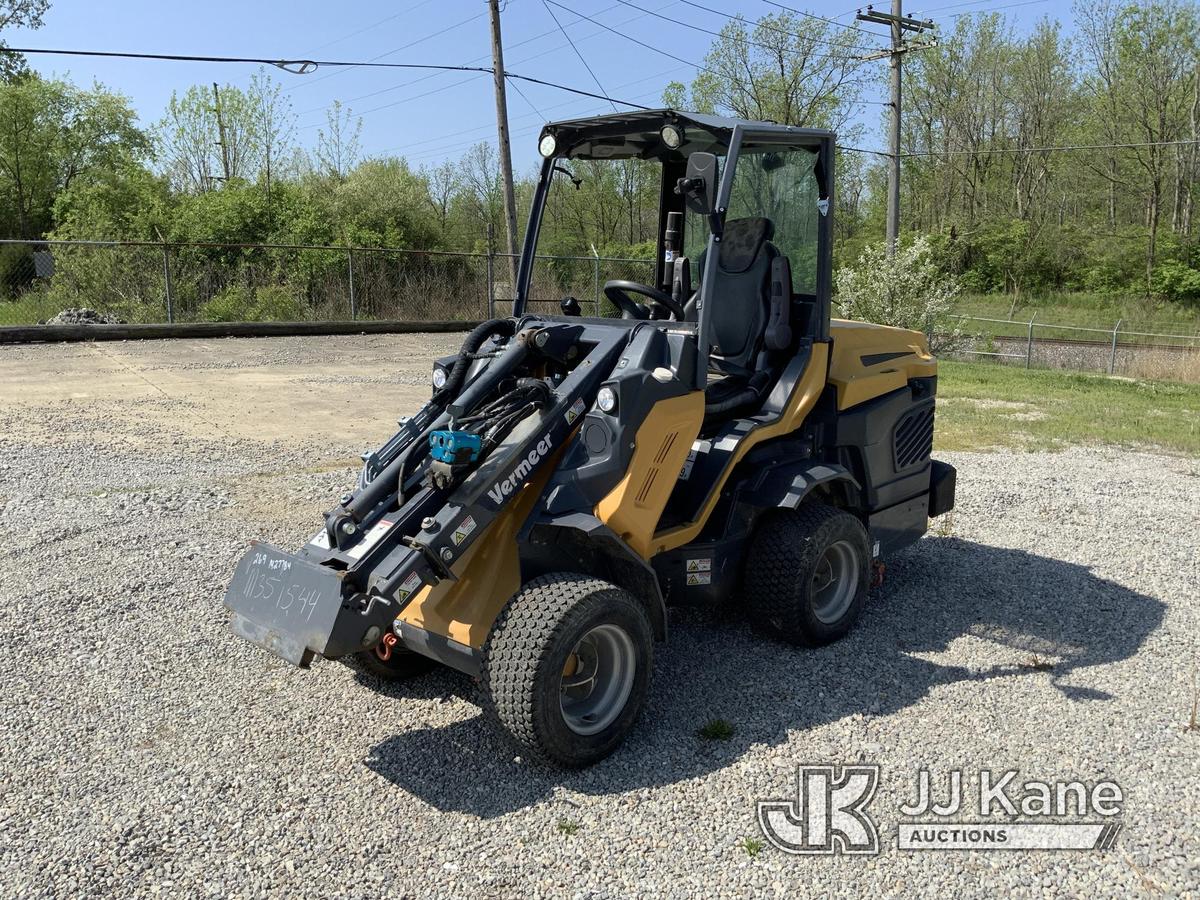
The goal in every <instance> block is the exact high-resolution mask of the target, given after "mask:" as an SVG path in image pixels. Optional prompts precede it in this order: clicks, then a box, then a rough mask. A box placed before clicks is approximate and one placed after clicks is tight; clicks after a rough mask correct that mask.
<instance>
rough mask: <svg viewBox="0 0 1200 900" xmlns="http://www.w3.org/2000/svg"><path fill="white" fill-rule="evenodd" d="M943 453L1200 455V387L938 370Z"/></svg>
mask: <svg viewBox="0 0 1200 900" xmlns="http://www.w3.org/2000/svg"><path fill="white" fill-rule="evenodd" d="M938 376H939V377H938V411H937V431H936V436H935V442H936V446H937V448H938V449H939V450H986V449H991V448H996V447H1016V448H1021V449H1027V450H1046V449H1049V450H1053V449H1058V448H1061V447H1065V446H1067V445H1070V444H1087V443H1102V444H1115V445H1117V446H1122V447H1153V448H1158V449H1165V450H1170V451H1173V452H1177V453H1186V454H1193V455H1195V454H1200V385H1195V384H1180V383H1177V382H1169V381H1141V380H1132V379H1125V378H1108V377H1105V376H1103V375H1088V374H1083V373H1078V372H1059V371H1049V370H1039V369H1034V370H1026V369H1023V368H1018V367H1014V366H1003V365H996V364H994V363H973V362H953V361H943V362H940V363H939V364H938Z"/></svg>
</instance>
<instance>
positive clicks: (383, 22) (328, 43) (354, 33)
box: [314, 0, 433, 52]
mask: <svg viewBox="0 0 1200 900" xmlns="http://www.w3.org/2000/svg"><path fill="white" fill-rule="evenodd" d="M432 2H433V0H421V2H420V3H414V4H413V5H412V6H409V7H407V8H406V9H402V10H400V12H398V13H392V14H391V15H390V16H385V17H384V18H382V19H380V20H379V21H378V22H372V23H371V24H370V25H364V26H363V27H362V28H360V29H358V30H357V31H352V32H350V33H349V34H344V35H342V36H341V37H340V38H334V39H333V40H332V41H326V42H325V43H324V44H322V45H321V46H320V47H317V48H316V49H317V50H324V49H325V48H326V47H332V46H333V45H334V44H340V43H341V42H342V41H347V40H349V39H350V38H352V37H358V36H359V35H360V34H362V33H363V32H366V31H370V30H372V29H373V28H378V27H379V26H380V25H386V24H387V23H388V22H391V21H392V20H393V19H398V18H400V17H401V16H406V15H408V14H409V13H410V12H414V11H416V10H418V9H420V8H421V7H422V6H428V5H429V4H430V3H432ZM314 52H315V51H314Z"/></svg>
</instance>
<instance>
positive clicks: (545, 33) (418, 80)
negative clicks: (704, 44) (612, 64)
mask: <svg viewBox="0 0 1200 900" xmlns="http://www.w3.org/2000/svg"><path fill="white" fill-rule="evenodd" d="M668 5H669V4H668ZM619 7H620V4H619V3H614V4H612V5H611V6H607V7H605V8H604V9H602V10H600V12H609V11H611V10H614V9H618V8H619ZM640 18H643V16H641V15H637V16H634V17H633V18H630V19H626V20H625V21H624V22H622V23H620V24H628V23H629V22H635V21H637V20H638V19H640ZM573 24H575V23H574V22H572V23H568V26H567V27H570V26H571V25H573ZM556 33H557V29H554V28H551V29H550V30H549V31H543V32H542V33H541V34H535V35H534V36H533V37H529V38H525V39H524V40H521V41H517V42H516V43H514V44H510V45H509V49H514V48H516V47H523V46H525V45H526V44H532V43H533V42H534V41H538V40H541V39H542V38H544V37H547V36H549V35H551V34H556ZM603 33H604V32H603V31H602V30H601V31H593V32H592V33H591V34H586V35H584V36H583V37H581V38H580V39H579V40H580V42H582V41H586V40H590V39H591V38H593V37H596V36H597V35H600V34H603ZM566 46H567V45H566V44H559V45H558V46H557V47H554V48H551V49H550V50H546V51H545V52H543V53H541V54H537V55H535V56H526V57H522V58H521V59H518V60H516V61H515V62H514V63H513V64H514V65H520V64H521V63H524V62H529V61H530V60H533V59H536V58H538V57H539V56H545V55H547V54H550V53H554V52H555V51H557V50H562V49H564V48H565V47H566ZM490 56H491V54H488V53H484V54H481V55H480V56H476V57H474V58H473V59H469V60H467V62H466V65H470V64H472V63H475V62H478V61H480V60H486V59H489V58H490ZM440 74H441V73H440V72H431V73H430V74H428V75H422V76H420V77H419V78H410V79H409V80H408V81H402V82H400V83H399V84H393V85H391V86H390V87H385V88H380V89H379V90H376V91H370V92H369V93H366V94H360V95H359V96H357V97H350V98H348V99H347V100H346V101H345V102H346V103H353V102H355V101H356V100H366V99H368V98H369V97H378V96H379V95H380V94H387V93H391V92H392V91H397V90H400V89H401V88H405V87H411V86H412V85H414V84H419V83H421V82H422V81H428V80H429V79H431V78H437V77H438V76H439V75H440ZM467 80H469V79H467ZM467 80H463V81H456V82H454V84H452V85H446V89H448V88H451V87H455V86H456V85H460V84H466V83H467ZM441 90H443V88H439V89H437V90H434V91H427V92H425V93H423V94H417V95H416V96H415V97H407V98H404V99H402V100H400V101H398V102H399V103H407V102H409V101H410V100H419V99H421V98H423V97H428V96H429V95H430V94H436V93H439V92H440V91H441ZM395 105H396V104H387V105H385V106H381V107H375V109H389V108H391V107H392V106H395ZM324 109H325V107H324V106H314V107H311V108H309V109H304V110H301V111H300V112H298V113H296V115H297V116H306V115H308V114H310V113H314V112H321V111H323V110H324ZM373 111H374V110H367V112H373ZM364 115H365V113H364ZM300 127H302V128H315V127H316V125H315V124H312V125H302V126H300Z"/></svg>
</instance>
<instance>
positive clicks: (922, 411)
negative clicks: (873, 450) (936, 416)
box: [892, 403, 933, 472]
mask: <svg viewBox="0 0 1200 900" xmlns="http://www.w3.org/2000/svg"><path fill="white" fill-rule="evenodd" d="M932 452H933V404H932V403H931V404H929V405H928V406H922V407H920V408H918V409H914V410H911V411H909V412H907V413H905V414H904V416H903V418H901V419H900V421H899V422H897V423H896V428H895V431H893V432H892V458H893V460H894V461H895V464H896V471H897V472H899V471H901V470H902V469H907V468H908V467H909V466H915V465H917V464H919V463H924V462H925V461H926V460H928V459H929V454H930V453H932Z"/></svg>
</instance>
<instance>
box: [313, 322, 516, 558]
mask: <svg viewBox="0 0 1200 900" xmlns="http://www.w3.org/2000/svg"><path fill="white" fill-rule="evenodd" d="M516 328H517V326H516V322H514V321H513V320H512V319H488V320H487V321H486V322H480V323H479V324H478V325H476V326H475V327H474V328H473V329H471V331H470V333H469V334H467V337H466V339H465V340H464V341H463V343H462V347H461V348H460V349H459V351H458V359H456V360H455V361H454V367H453V368H452V369H451V370H450V375H449V377H447V379H446V383H445V384H444V385H443V386H442V389H441V390H440V391H438V392H437V393H436V394H435V395H434V396H433V399H432V401H431V402H432V403H433V404H434V405H435V406H436V407H438V408H439V410H440V409H444V408H445V405H446V403H447V402H448V401H450V400H453V399H454V398H455V397H456V396H457V394H458V392H459V390H461V389H462V385H463V382H464V381H465V380H466V378H467V371H468V370H469V369H470V368H471V362H472V361H473V360H472V358H473V357H474V355H475V353H476V352H477V351H478V350H479V348H480V347H481V346H483V342H484V341H486V340H487V339H488V338H489V337H491V336H492V335H496V334H499V335H503V336H505V337H512V335H513V334H515V333H516ZM435 422H436V416H435ZM434 427H435V424H434V423H430V425H429V426H428V427H427V428H426V429H425V432H424V433H422V434H421V435H420V436H419V437H418V438H417V439H416V440H414V441H413V442H412V444H410V445H409V446H408V447H407V448H406V449H405V450H404V451H403V452H401V453H400V455H399V456H397V457H396V458H395V459H394V460H392V461H391V462H390V463H389V464H388V465H387V466H385V467H384V468H383V470H382V471H380V472H379V473H378V474H377V475H376V476H375V478H374V479H373V480H372V481H371V482H370V483H369V484H367V485H366V486H364V487H363V488H362V489H361V490H360V491H358V493H357V494H355V496H354V498H353V499H352V500H351V501H350V502H349V503H347V504H344V505H343V506H341V507H340V508H338V509H335V510H333V512H332V513H331V517H332V518H333V519H335V520H340V519H341V518H342V517H343V516H349V517H351V518H352V519H353V520H354V521H355V522H361V521H362V520H363V518H364V517H365V516H366V514H367V513H369V512H370V511H371V510H372V509H374V508H375V507H376V506H377V505H378V504H379V503H380V502H381V501H383V500H384V499H385V498H386V497H387V496H388V494H389V493H398V492H399V491H400V490H401V489H402V488H403V485H404V480H405V473H406V472H407V470H408V467H409V462H410V460H415V459H416V458H419V457H420V455H421V454H423V453H426V452H428V449H429V444H428V439H429V432H430V431H431V430H433V428H434ZM331 537H332V535H331Z"/></svg>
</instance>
